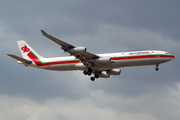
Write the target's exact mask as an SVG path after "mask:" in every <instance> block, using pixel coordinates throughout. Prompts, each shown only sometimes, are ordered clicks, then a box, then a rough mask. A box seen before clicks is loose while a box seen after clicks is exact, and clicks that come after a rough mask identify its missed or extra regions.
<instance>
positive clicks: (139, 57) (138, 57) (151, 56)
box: [111, 55, 175, 60]
mask: <svg viewBox="0 0 180 120" xmlns="http://www.w3.org/2000/svg"><path fill="white" fill-rule="evenodd" d="M161 57H167V58H175V57H174V56H173V55H146V56H125V57H115V58H111V60H126V59H143V58H161Z"/></svg>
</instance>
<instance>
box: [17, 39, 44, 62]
mask: <svg viewBox="0 0 180 120" xmlns="http://www.w3.org/2000/svg"><path fill="white" fill-rule="evenodd" d="M17 43H18V46H19V49H20V51H21V54H22V56H23V58H24V59H30V58H29V57H28V53H29V52H32V53H33V54H34V55H35V56H37V57H38V58H43V57H42V56H40V55H38V54H37V53H36V52H35V51H34V50H33V49H32V48H31V47H30V46H29V45H28V44H27V43H26V42H25V41H23V40H22V41H17Z"/></svg>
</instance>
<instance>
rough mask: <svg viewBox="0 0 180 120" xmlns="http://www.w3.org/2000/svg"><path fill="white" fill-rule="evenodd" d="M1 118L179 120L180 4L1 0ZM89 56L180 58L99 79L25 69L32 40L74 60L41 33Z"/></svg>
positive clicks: (166, 0)
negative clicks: (149, 53)
mask: <svg viewBox="0 0 180 120" xmlns="http://www.w3.org/2000/svg"><path fill="white" fill-rule="evenodd" d="M0 3H1V4H0V42H1V44H0V56H1V60H0V65H1V69H0V119H1V120H120V119H121V120H132V119H138V120H170V119H171V120H179V119H180V57H179V55H180V53H179V51H180V33H179V32H180V14H179V13H180V1H179V0H128V1H127V0H51V1H50V0H16V1H15V0H6V1H5V0H4V1H3V0H1V2H0ZM41 29H43V30H45V31H46V32H47V33H49V34H51V35H53V36H55V37H57V38H59V39H62V40H64V41H66V42H68V43H71V44H73V45H77V46H84V47H87V50H88V51H89V52H92V53H95V54H98V53H109V52H122V51H133V50H151V49H152V50H164V51H168V52H170V53H171V54H173V55H175V57H176V58H175V59H174V60H172V61H170V62H168V63H164V64H161V65H160V70H159V71H158V72H156V71H155V69H154V68H155V66H143V67H128V68H121V70H122V73H121V75H120V76H111V77H110V78H109V79H103V78H100V79H98V80H96V81H95V82H92V81H90V79H89V77H88V76H84V75H83V73H82V71H69V72H54V71H46V70H41V69H36V68H32V67H25V66H24V65H19V64H17V61H16V60H14V59H12V58H10V57H8V56H7V55H6V54H8V53H10V54H15V55H18V56H21V54H20V51H19V48H18V46H17V43H16V41H18V40H25V41H26V42H27V43H28V44H29V45H30V46H31V47H33V49H34V50H36V52H38V53H39V54H40V55H41V56H44V57H57V56H67V55H68V54H67V53H63V51H62V50H61V49H60V48H59V46H58V45H57V44H55V43H54V42H52V41H50V40H49V39H47V38H45V37H44V36H43V35H42V34H41V32H40V30H41Z"/></svg>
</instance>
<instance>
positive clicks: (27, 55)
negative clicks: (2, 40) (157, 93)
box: [7, 30, 175, 81]
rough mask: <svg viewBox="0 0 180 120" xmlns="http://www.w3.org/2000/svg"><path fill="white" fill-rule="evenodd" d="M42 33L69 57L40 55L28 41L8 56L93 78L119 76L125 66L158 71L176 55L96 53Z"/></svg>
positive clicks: (29, 64) (19, 42)
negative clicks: (143, 67) (18, 54)
mask: <svg viewBox="0 0 180 120" xmlns="http://www.w3.org/2000/svg"><path fill="white" fill-rule="evenodd" d="M41 32H42V34H43V35H44V36H45V37H47V38H49V39H50V40H52V41H53V42H55V43H57V44H58V45H60V46H61V49H62V50H64V52H68V53H69V54H70V56H67V57H53V58H45V57H42V56H40V55H39V54H37V53H36V52H35V51H34V50H33V49H32V48H31V47H30V46H29V45H28V44H27V43H26V42H25V41H23V40H22V41H17V43H18V46H19V49H20V51H21V54H22V57H23V58H22V57H18V56H16V55H13V54H7V55H8V56H10V57H12V58H14V59H16V60H18V63H19V64H24V65H25V66H32V67H36V68H41V69H46V70H54V71H72V70H81V71H83V73H84V75H89V76H91V75H92V74H93V76H91V77H90V79H91V80H92V81H94V80H95V79H98V78H109V77H110V75H120V74H121V69H119V68H122V67H131V66H145V65H156V67H155V70H156V71H158V70H159V68H158V67H159V64H162V63H165V62H168V61H170V60H172V59H174V58H175V56H174V55H172V54H169V53H168V52H166V51H160V50H144V51H132V52H119V53H106V54H93V53H90V52H87V48H86V47H77V46H74V45H71V44H69V43H66V42H64V41H62V40H60V39H57V38H55V37H53V36H51V35H49V34H47V33H46V32H45V31H43V30H41Z"/></svg>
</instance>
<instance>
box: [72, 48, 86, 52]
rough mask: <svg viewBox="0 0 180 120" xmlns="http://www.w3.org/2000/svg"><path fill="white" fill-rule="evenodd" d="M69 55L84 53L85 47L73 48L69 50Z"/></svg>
mask: <svg viewBox="0 0 180 120" xmlns="http://www.w3.org/2000/svg"><path fill="white" fill-rule="evenodd" d="M69 52H70V53H85V52H86V48H85V47H75V48H72V49H70V50H69Z"/></svg>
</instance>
